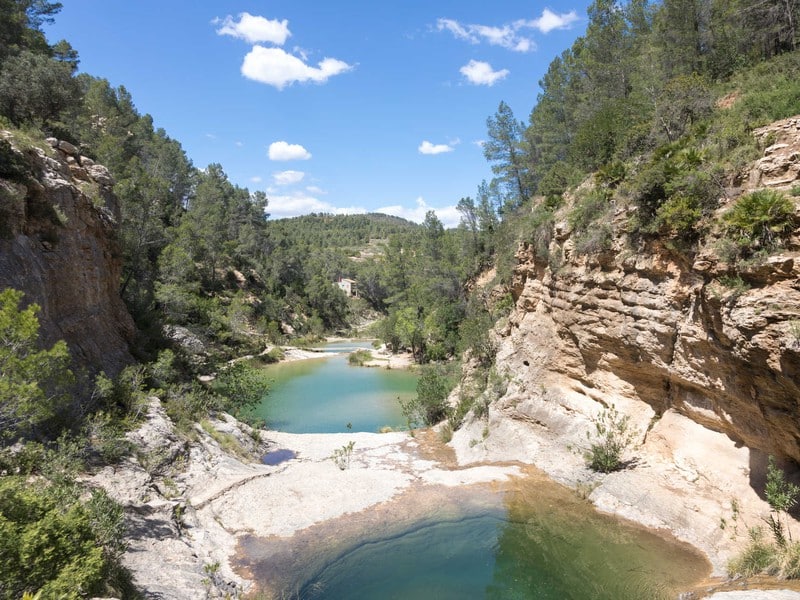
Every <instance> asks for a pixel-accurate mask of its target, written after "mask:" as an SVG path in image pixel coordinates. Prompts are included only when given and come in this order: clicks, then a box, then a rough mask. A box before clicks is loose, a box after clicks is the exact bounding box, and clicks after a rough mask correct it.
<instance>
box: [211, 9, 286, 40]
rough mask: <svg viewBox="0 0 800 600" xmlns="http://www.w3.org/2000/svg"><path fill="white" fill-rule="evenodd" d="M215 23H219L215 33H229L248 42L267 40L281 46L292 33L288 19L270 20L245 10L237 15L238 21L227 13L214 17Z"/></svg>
mask: <svg viewBox="0 0 800 600" xmlns="http://www.w3.org/2000/svg"><path fill="white" fill-rule="evenodd" d="M215 23H216V24H218V25H220V27H219V28H218V29H217V35H229V36H231V37H235V38H238V39H240V40H244V41H245V42H248V43H249V44H257V43H259V42H269V43H270V44H275V45H277V46H283V44H284V43H285V42H286V39H287V38H288V37H289V36H290V35H292V34H291V32H290V31H289V21H287V20H286V19H284V20H283V21H278V20H270V19H265V18H264V17H259V16H257V15H251V14H250V13H246V12H243V13H241V14H240V15H239V20H238V21H236V20H234V18H233V17H232V16H231V15H228V16H227V17H225V18H224V19H221V20H220V19H216V20H215Z"/></svg>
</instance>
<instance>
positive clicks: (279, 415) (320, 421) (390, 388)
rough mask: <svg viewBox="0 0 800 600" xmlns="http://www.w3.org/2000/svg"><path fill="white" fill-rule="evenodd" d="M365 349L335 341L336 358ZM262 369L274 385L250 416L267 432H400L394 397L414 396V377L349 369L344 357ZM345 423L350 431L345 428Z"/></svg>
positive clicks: (401, 421)
mask: <svg viewBox="0 0 800 600" xmlns="http://www.w3.org/2000/svg"><path fill="white" fill-rule="evenodd" d="M368 347H370V344H369V342H361V343H354V342H352V341H349V342H346V343H345V342H338V343H334V344H329V345H328V346H326V347H325V348H326V349H328V350H330V351H331V352H334V353H338V352H343V351H344V350H352V349H358V348H368ZM320 355H321V358H318V359H317V358H314V359H308V360H301V361H295V362H287V363H280V364H277V365H270V366H268V367H266V370H267V372H268V373H269V376H270V378H272V379H273V383H272V385H271V386H270V390H269V392H268V394H267V395H266V396H265V398H264V401H263V402H262V404H261V406H259V407H258V408H257V409H256V410H255V411H254V414H253V416H255V417H257V418H260V419H263V420H264V421H265V422H266V423H267V427H268V428H270V429H276V430H278V431H287V432H290V433H346V432H348V431H369V432H378V431H380V430H381V429H382V428H384V427H390V428H392V429H404V428H405V425H406V422H405V418H404V417H403V415H402V413H401V410H400V404H399V402H398V398H402V399H408V398H410V397H413V396H414V394H415V393H416V385H417V377H416V375H414V374H413V373H410V372H408V371H404V370H387V369H383V368H366V367H354V366H350V365H349V364H348V363H347V355H346V354H334V355H332V356H331V355H328V356H327V358H326V357H325V353H322V352H321V353H320ZM348 423H349V424H350V427H349V428H348Z"/></svg>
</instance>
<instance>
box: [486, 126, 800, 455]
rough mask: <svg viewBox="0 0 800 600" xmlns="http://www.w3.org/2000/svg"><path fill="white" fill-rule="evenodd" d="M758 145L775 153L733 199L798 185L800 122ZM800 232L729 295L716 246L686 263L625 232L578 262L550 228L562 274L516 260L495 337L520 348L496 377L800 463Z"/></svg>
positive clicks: (567, 241) (619, 221)
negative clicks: (507, 313) (544, 386)
mask: <svg viewBox="0 0 800 600" xmlns="http://www.w3.org/2000/svg"><path fill="white" fill-rule="evenodd" d="M756 134H757V135H758V136H760V137H763V138H766V139H770V140H772V141H773V142H774V143H773V145H771V146H770V147H769V148H767V149H766V152H765V156H764V158H762V159H761V160H759V161H758V162H757V163H756V164H755V165H754V166H753V168H752V170H751V171H750V172H748V173H745V174H743V176H742V177H741V179H742V180H743V181H744V182H745V183H744V184H743V185H744V189H743V190H742V191H748V190H749V189H754V188H761V187H771V188H775V189H781V190H788V189H790V188H791V187H792V186H793V185H796V184H797V183H800V173H799V172H798V171H800V169H799V168H798V164H799V163H798V156H800V118H795V119H788V120H786V121H782V122H780V123H776V124H774V125H772V126H770V127H767V128H763V129H761V130H759V131H757V132H756ZM790 197H791V196H790ZM795 203H796V204H797V201H796V200H795ZM729 204H730V201H727V202H723V203H722V205H721V207H720V210H721V211H722V210H725V208H727V206H728V205H729ZM626 218H627V217H626V215H625V214H624V210H620V211H618V214H617V215H616V216H615V221H616V223H615V227H614V229H615V230H617V231H624V226H623V224H624V221H625V220H626ZM799 235H800V231H795V235H794V237H793V238H792V239H791V240H790V242H789V244H788V246H787V247H786V248H785V249H784V250H783V251H782V252H780V253H779V254H776V255H773V256H771V257H769V258H768V259H766V260H765V261H762V262H761V263H760V264H757V265H754V266H750V267H747V268H745V269H743V270H740V274H741V279H742V280H743V283H744V284H742V283H741V282H740V283H739V285H737V286H733V287H732V286H731V284H730V280H728V285H727V286H726V285H723V284H722V283H721V282H720V278H722V281H726V280H725V278H724V275H726V273H728V272H729V266H728V265H727V264H725V263H724V262H723V261H722V260H721V259H720V258H719V257H718V256H717V255H716V254H715V251H714V250H713V248H714V241H713V240H710V241H708V242H707V243H706V245H705V248H704V250H702V251H701V252H700V254H699V255H698V257H697V258H696V260H695V261H694V263H693V264H687V263H686V262H685V261H684V260H682V259H681V257H680V255H678V254H675V253H672V252H669V251H668V250H667V249H666V248H665V247H663V246H660V245H659V244H657V243H652V244H649V245H646V246H641V247H639V248H635V249H634V248H632V244H631V243H630V241H629V240H626V239H625V238H624V235H617V236H615V238H614V247H613V248H612V249H611V250H609V251H607V252H605V253H604V254H602V255H599V256H592V257H588V258H587V257H585V256H574V253H572V252H571V247H572V244H571V232H570V231H569V230H568V227H567V226H566V225H561V226H558V225H557V226H556V235H555V239H554V241H553V243H552V244H551V246H550V249H549V250H550V253H551V256H552V254H554V253H555V254H556V255H557V256H558V257H559V258H560V259H562V260H563V264H562V266H560V267H559V268H558V269H557V270H556V272H555V273H554V272H553V271H552V270H551V268H550V267H549V266H548V264H547V261H543V260H540V259H538V258H537V257H536V253H535V252H534V251H533V249H532V248H531V247H530V246H529V245H524V246H522V247H521V248H520V249H519V251H518V257H517V258H518V260H519V265H518V267H517V269H516V271H515V277H514V281H513V285H512V293H513V295H514V298H515V300H516V310H515V312H514V313H513V314H512V315H511V318H510V320H509V322H508V325H507V326H506V327H505V329H504V330H503V331H502V332H501V346H502V345H509V344H510V345H511V346H512V347H514V348H516V349H517V350H518V351H517V352H506V353H503V352H501V355H502V356H505V358H504V361H505V367H506V368H508V369H509V371H510V372H513V373H525V372H526V371H527V372H529V373H532V374H535V377H536V378H542V377H543V374H544V377H545V379H548V378H549V379H550V380H551V381H555V382H557V384H558V385H560V386H562V387H566V388H568V389H572V390H574V391H579V392H581V393H583V394H585V395H587V396H589V397H591V398H594V399H595V400H599V401H601V402H602V403H604V404H608V403H611V402H614V400H615V398H622V399H631V400H639V401H643V402H645V403H647V404H648V405H649V406H651V407H652V409H653V411H654V417H653V418H654V419H657V418H658V417H659V416H660V415H663V414H664V413H665V412H666V411H668V410H669V409H674V410H675V411H677V412H679V413H681V414H683V415H685V416H687V417H689V418H690V419H692V420H693V421H695V422H698V423H700V424H702V425H703V426H705V427H708V428H710V429H713V430H716V431H719V432H723V433H725V434H727V435H728V436H729V437H730V438H731V439H733V440H734V441H736V442H740V443H742V444H744V445H746V446H748V447H751V448H756V449H759V450H762V451H764V452H766V453H771V454H776V455H779V456H784V457H791V458H793V459H794V460H796V461H800V444H798V440H800V406H798V402H799V401H800V260H799V258H800V252H799V250H800V237H798V236H799ZM550 263H551V264H552V261H550Z"/></svg>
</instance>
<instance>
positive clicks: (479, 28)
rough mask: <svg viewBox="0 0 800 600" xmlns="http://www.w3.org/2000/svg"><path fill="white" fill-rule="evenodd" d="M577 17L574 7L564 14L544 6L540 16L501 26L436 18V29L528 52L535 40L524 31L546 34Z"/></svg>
mask: <svg viewBox="0 0 800 600" xmlns="http://www.w3.org/2000/svg"><path fill="white" fill-rule="evenodd" d="M578 20H579V17H578V14H577V13H576V12H575V11H574V10H571V11H570V12H567V13H554V12H553V11H552V10H550V9H549V8H545V9H544V10H543V11H542V16H541V17H539V18H537V19H531V20H526V19H519V20H517V21H514V22H513V23H507V24H505V25H503V26H501V27H496V26H492V25H475V24H464V23H459V22H458V21H455V20H453V19H438V20H437V21H436V29H437V31H449V32H450V33H452V34H453V36H454V37H455V38H456V39H459V40H464V41H465V42H469V43H470V44H480V43H481V42H486V43H488V44H490V45H492V46H500V47H502V48H506V49H507V50H513V51H514V52H531V51H532V50H536V42H534V41H533V40H532V39H531V38H530V37H528V36H527V35H525V32H524V30H526V29H535V30H537V31H539V32H540V33H545V34H546V33H550V32H551V31H553V30H555V29H569V28H570V27H571V26H572V24H573V23H575V22H576V21H578Z"/></svg>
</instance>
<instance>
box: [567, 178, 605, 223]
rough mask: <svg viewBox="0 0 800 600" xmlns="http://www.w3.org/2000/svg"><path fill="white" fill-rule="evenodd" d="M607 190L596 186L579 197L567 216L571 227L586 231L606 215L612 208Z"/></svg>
mask: <svg viewBox="0 0 800 600" xmlns="http://www.w3.org/2000/svg"><path fill="white" fill-rule="evenodd" d="M610 200H611V198H610V196H609V193H608V191H607V190H604V189H600V188H594V189H593V190H591V191H590V192H589V193H588V194H584V195H582V196H581V197H579V198H578V199H577V201H576V202H575V205H574V206H573V208H572V210H571V211H570V213H569V215H568V216H567V221H568V222H569V225H570V227H572V229H574V230H575V231H576V232H583V231H586V230H587V229H588V228H589V227H590V226H591V225H592V224H593V223H595V222H596V221H597V220H599V219H600V218H601V217H603V216H604V215H606V213H607V212H608V210H609V208H610Z"/></svg>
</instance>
